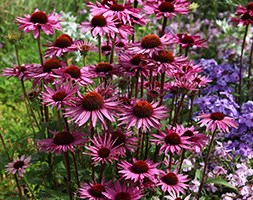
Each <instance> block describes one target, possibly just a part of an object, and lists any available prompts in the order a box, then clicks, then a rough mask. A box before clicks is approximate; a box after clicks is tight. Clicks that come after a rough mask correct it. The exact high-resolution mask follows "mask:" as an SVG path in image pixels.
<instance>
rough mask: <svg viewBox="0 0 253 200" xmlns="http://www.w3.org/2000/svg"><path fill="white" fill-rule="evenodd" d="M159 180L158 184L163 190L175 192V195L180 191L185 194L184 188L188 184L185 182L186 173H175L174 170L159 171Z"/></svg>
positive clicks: (186, 179)
mask: <svg viewBox="0 0 253 200" xmlns="http://www.w3.org/2000/svg"><path fill="white" fill-rule="evenodd" d="M160 173H161V174H160V182H159V183H158V186H160V187H161V189H162V191H163V192H172V191H173V192H175V193H176V194H177V195H179V194H180V193H183V194H185V189H187V187H188V185H187V184H185V183H186V182H188V181H189V179H188V178H187V176H186V175H182V174H177V172H176V171H174V172H170V171H167V173H166V172H164V171H160Z"/></svg>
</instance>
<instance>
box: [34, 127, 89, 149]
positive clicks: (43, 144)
mask: <svg viewBox="0 0 253 200" xmlns="http://www.w3.org/2000/svg"><path fill="white" fill-rule="evenodd" d="M52 134H53V135H54V137H53V138H47V139H43V140H37V144H38V146H39V148H40V150H41V151H45V152H52V153H56V154H61V153H64V152H67V151H72V152H73V153H74V148H75V147H76V146H78V145H83V143H84V142H87V139H85V138H83V136H84V135H83V134H82V133H80V132H78V131H71V132H69V131H59V132H52Z"/></svg>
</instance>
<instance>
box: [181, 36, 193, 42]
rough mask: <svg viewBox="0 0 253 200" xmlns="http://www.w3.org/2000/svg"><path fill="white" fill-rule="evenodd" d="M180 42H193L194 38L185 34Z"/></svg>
mask: <svg viewBox="0 0 253 200" xmlns="http://www.w3.org/2000/svg"><path fill="white" fill-rule="evenodd" d="M180 42H182V43H183V44H193V43H194V39H193V37H192V36H190V35H187V34H183V35H182V37H181V38H180Z"/></svg>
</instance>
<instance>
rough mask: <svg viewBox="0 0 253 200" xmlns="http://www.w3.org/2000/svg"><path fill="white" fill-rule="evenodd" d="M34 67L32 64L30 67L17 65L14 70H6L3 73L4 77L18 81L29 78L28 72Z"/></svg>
mask: <svg viewBox="0 0 253 200" xmlns="http://www.w3.org/2000/svg"><path fill="white" fill-rule="evenodd" d="M32 67H33V65H32V64H28V65H24V64H23V65H21V66H17V65H15V66H14V67H13V68H6V69H4V70H3V72H2V76H7V77H8V78H11V77H17V78H18V79H24V78H27V71H28V70H29V69H31V68H32Z"/></svg>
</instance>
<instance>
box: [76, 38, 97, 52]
mask: <svg viewBox="0 0 253 200" xmlns="http://www.w3.org/2000/svg"><path fill="white" fill-rule="evenodd" d="M75 45H76V48H77V50H78V51H79V52H80V53H81V55H82V56H86V55H87V53H88V52H89V51H92V52H97V51H98V50H97V47H96V46H95V45H94V43H92V42H86V41H83V40H78V41H76V43H75Z"/></svg>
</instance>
